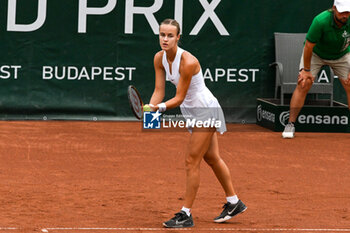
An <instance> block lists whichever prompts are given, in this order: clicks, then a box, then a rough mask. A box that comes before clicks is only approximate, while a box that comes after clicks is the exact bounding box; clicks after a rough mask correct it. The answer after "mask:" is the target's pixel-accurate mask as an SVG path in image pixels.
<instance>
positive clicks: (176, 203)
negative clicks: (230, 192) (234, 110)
mask: <svg viewBox="0 0 350 233" xmlns="http://www.w3.org/2000/svg"><path fill="white" fill-rule="evenodd" d="M140 124H141V123H138V122H78V121H77V122H71V121H46V122H44V121H43V122H39V121H24V122H22V121H16V122H12V121H1V122H0V132H1V133H0V232H41V231H42V229H43V228H80V229H75V230H72V229H71V230H69V229H67V230H63V229H61V230H54V229H50V230H48V232H79V233H81V232H89V233H90V232H133V231H135V232H156V231H163V232H164V231H165V229H162V222H163V221H165V220H168V219H169V218H170V217H172V216H173V214H174V213H175V212H177V211H179V210H180V208H181V207H182V204H183V201H182V199H183V194H184V188H185V170H184V157H185V152H186V147H187V142H188V140H189V137H190V134H189V133H185V132H165V133H164V132H163V133H157V132H155V133H148V132H143V131H141V125H140ZM228 128H229V132H227V133H225V134H224V135H220V136H219V144H220V152H221V156H222V158H223V159H224V160H225V161H226V163H227V164H228V166H229V168H230V170H231V174H232V177H233V180H234V187H235V189H236V191H237V193H238V196H239V198H240V199H242V200H243V201H244V202H245V204H246V205H247V206H248V210H247V211H246V212H245V213H244V214H242V215H239V216H237V217H235V218H233V219H231V220H230V221H229V222H227V223H225V224H216V223H214V222H213V221H212V220H213V218H214V217H216V216H217V215H218V214H219V213H220V212H221V210H222V209H221V207H222V205H223V204H224V202H225V196H224V193H223V191H222V189H221V187H220V185H219V183H218V182H217V180H216V178H215V177H214V174H213V173H212V171H211V170H210V169H209V167H208V166H207V165H206V164H205V163H204V162H203V163H202V168H201V169H202V170H201V186H200V189H199V193H198V196H197V199H196V201H195V204H194V207H193V210H192V213H193V216H194V221H195V224H196V226H195V227H194V228H192V229H191V230H189V232H218V230H214V229H213V228H219V230H224V229H228V230H229V231H232V232H235V231H240V230H242V231H244V229H247V230H245V231H244V232H250V231H251V232H263V230H261V231H259V230H249V229H253V228H256V229H280V228H288V229H301V228H304V229H305V228H307V229H350V149H349V148H350V147H349V142H350V135H349V134H340V133H339V134H338V133H297V137H296V138H295V139H292V140H286V139H282V138H281V133H279V132H278V133H276V132H272V131H269V130H266V129H263V128H261V127H259V126H256V125H234V124H229V125H228ZM5 227H14V228H16V229H15V230H11V229H5ZM82 228H133V229H124V230H118V229H115V230H112V229H106V230H102V229H101V230H97V229H95V230H89V229H85V230H84V229H82ZM144 228H152V229H153V230H147V229H144ZM230 229H231V230H230ZM234 229H236V230H234ZM177 231H178V230H173V231H172V232H177ZM179 232H180V231H179ZM294 232H298V231H294ZM304 232H305V231H304ZM349 232H350V230H349Z"/></svg>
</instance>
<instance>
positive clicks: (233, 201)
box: [226, 195, 239, 204]
mask: <svg viewBox="0 0 350 233" xmlns="http://www.w3.org/2000/svg"><path fill="white" fill-rule="evenodd" d="M226 200H227V202H230V203H231V204H237V202H238V200H239V199H238V197H237V195H234V196H230V197H226Z"/></svg>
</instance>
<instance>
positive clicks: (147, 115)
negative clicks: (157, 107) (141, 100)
mask: <svg viewBox="0 0 350 233" xmlns="http://www.w3.org/2000/svg"><path fill="white" fill-rule="evenodd" d="M161 115H162V114H161V113H159V111H157V112H144V113H143V128H144V129H160V116H161Z"/></svg>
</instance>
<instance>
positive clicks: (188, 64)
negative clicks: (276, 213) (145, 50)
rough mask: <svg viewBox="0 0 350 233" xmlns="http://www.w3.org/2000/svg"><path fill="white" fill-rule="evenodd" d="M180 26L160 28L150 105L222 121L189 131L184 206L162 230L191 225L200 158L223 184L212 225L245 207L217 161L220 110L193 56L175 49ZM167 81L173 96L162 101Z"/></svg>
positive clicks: (167, 23) (168, 21)
mask: <svg viewBox="0 0 350 233" xmlns="http://www.w3.org/2000/svg"><path fill="white" fill-rule="evenodd" d="M179 39H180V26H179V24H178V22H177V21H176V20H173V19H166V20H164V21H163V22H162V23H161V25H160V28H159V42H160V47H161V48H162V50H161V51H159V52H158V53H156V54H155V56H154V69H155V89H154V92H153V95H152V98H151V100H150V103H149V105H150V106H151V108H152V110H153V111H157V110H159V111H160V112H164V111H165V110H167V109H172V108H175V107H178V106H180V109H181V112H182V114H183V116H184V117H185V118H190V119H195V120H204V119H208V117H209V118H212V119H216V120H220V121H221V125H216V127H217V128H214V127H212V128H206V129H199V128H195V127H194V128H192V129H189V131H190V132H191V138H190V142H189V147H188V148H189V151H188V153H187V155H186V161H185V164H186V194H185V200H184V202H185V203H184V206H183V207H182V209H181V211H180V212H179V213H176V214H175V217H173V218H172V219H170V220H169V221H166V222H164V223H163V225H164V226H165V227H169V228H180V227H192V226H194V223H193V219H192V215H191V208H192V205H193V202H194V200H195V197H196V194H197V191H198V187H199V180H200V177H199V175H200V163H201V161H202V159H204V161H205V162H206V163H207V164H208V165H209V166H210V167H211V168H212V170H213V171H214V173H215V175H216V177H217V179H218V180H219V182H220V184H221V185H222V187H223V189H224V191H225V194H226V199H227V203H226V204H225V205H224V207H223V208H224V210H223V211H222V213H221V214H220V215H219V216H218V217H216V218H215V219H214V221H215V222H225V221H226V220H228V219H230V218H232V217H233V216H235V215H237V214H239V213H242V212H244V211H245V210H246V209H247V207H246V206H245V205H244V204H243V202H242V201H240V200H239V199H238V197H237V195H236V193H235V191H234V189H233V185H232V181H231V174H230V171H229V169H228V167H227V166H226V164H225V162H224V161H223V160H222V159H221V158H220V155H219V146H218V139H217V135H216V133H215V131H219V132H220V133H224V132H225V131H226V125H225V119H224V115H223V112H222V109H221V107H220V105H219V103H218V101H217V99H216V98H215V97H214V96H213V94H212V93H211V92H210V91H209V89H208V88H207V87H206V86H205V83H204V78H203V74H202V70H201V67H200V64H199V62H198V60H197V58H195V57H194V56H193V55H192V54H190V53H189V52H187V51H184V50H183V49H181V48H180V47H178V41H179ZM166 80H170V81H171V82H172V83H173V84H174V85H175V86H176V95H175V97H173V98H172V99H170V100H168V101H166V102H162V101H163V98H164V94H165V81H166Z"/></svg>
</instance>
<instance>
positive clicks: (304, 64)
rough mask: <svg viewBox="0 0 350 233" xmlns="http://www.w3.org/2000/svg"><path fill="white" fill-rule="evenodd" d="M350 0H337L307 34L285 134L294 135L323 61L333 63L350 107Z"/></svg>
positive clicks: (316, 19)
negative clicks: (299, 116)
mask: <svg viewBox="0 0 350 233" xmlns="http://www.w3.org/2000/svg"><path fill="white" fill-rule="evenodd" d="M349 16H350V0H335V1H334V5H333V7H332V8H331V9H329V10H326V11H323V12H322V13H320V14H319V15H317V16H316V17H315V18H314V20H313V22H312V24H311V26H310V28H309V31H308V33H307V35H306V41H305V46H304V51H303V55H302V57H301V61H300V67H299V68H300V71H299V76H298V85H297V87H296V89H295V90H294V92H293V96H292V99H291V102H290V115H289V122H288V124H287V125H286V126H285V129H284V131H283V133H282V137H283V138H293V137H294V132H295V127H294V122H295V121H296V119H297V117H298V114H299V112H300V110H301V108H302V107H303V106H304V102H305V98H306V95H307V93H308V91H309V90H310V88H311V86H312V83H313V82H314V79H315V76H316V75H317V74H318V72H319V71H320V69H321V67H322V66H323V65H329V66H330V67H332V69H333V71H334V73H335V75H337V76H338V78H339V80H340V82H341V84H342V86H343V87H344V89H345V91H346V95H347V101H348V105H349V107H350V73H349V71H350V53H349V52H350V47H349V44H350V20H349Z"/></svg>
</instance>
